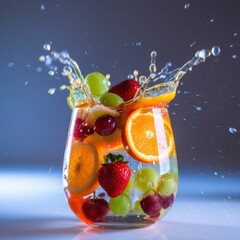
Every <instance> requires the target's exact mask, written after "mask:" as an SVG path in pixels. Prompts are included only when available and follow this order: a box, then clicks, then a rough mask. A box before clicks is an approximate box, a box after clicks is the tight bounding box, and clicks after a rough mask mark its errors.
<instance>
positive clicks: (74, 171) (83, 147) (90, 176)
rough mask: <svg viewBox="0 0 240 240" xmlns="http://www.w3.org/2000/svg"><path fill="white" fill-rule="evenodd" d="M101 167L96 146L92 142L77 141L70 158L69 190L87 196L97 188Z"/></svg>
mask: <svg viewBox="0 0 240 240" xmlns="http://www.w3.org/2000/svg"><path fill="white" fill-rule="evenodd" d="M99 167H100V163H99V160H98V152H97V150H96V148H95V147H94V146H93V145H92V144H90V143H81V142H78V143H75V144H74V145H73V147H72V151H71V154H70V159H69V167H68V187H69V191H70V192H72V193H75V194H79V195H82V196H86V195H88V194H90V193H92V192H93V191H94V190H96V188H97V187H98V180H97V176H98V169H99Z"/></svg>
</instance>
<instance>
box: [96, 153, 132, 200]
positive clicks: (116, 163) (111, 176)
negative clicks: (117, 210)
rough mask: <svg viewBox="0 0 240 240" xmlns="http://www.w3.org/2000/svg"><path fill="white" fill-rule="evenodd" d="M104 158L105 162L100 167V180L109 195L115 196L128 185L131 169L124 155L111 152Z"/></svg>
mask: <svg viewBox="0 0 240 240" xmlns="http://www.w3.org/2000/svg"><path fill="white" fill-rule="evenodd" d="M104 158H105V164H103V166H102V167H101V168H100V169H99V173H98V181H99V184H100V185H101V187H102V188H103V189H104V190H105V191H106V192H107V194H108V196H109V197H112V198H115V197H117V196H119V195H120V194H121V193H122V192H123V191H124V189H125V188H126V187H127V185H128V181H129V179H130V176H131V169H130V167H129V166H128V165H127V162H124V161H123V156H122V155H114V154H112V153H109V154H108V155H106V156H105V157H104ZM109 160H110V163H109Z"/></svg>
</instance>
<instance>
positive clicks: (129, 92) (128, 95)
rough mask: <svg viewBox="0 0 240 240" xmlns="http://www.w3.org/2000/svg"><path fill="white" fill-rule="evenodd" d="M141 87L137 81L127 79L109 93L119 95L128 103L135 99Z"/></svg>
mask: <svg viewBox="0 0 240 240" xmlns="http://www.w3.org/2000/svg"><path fill="white" fill-rule="evenodd" d="M140 87H141V86H140V85H139V83H138V82H137V81H136V80H134V79H127V80H125V81H123V82H120V83H119V84H117V85H115V86H113V87H112V88H110V90H109V92H111V93H115V94H117V95H118V96H120V97H121V98H122V99H123V100H124V101H125V102H126V101H129V100H131V99H133V98H134V97H135V95H136V93H137V91H138V90H139V89H140Z"/></svg>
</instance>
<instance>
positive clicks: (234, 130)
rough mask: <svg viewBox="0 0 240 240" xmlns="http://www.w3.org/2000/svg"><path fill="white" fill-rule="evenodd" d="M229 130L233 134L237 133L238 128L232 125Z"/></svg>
mask: <svg viewBox="0 0 240 240" xmlns="http://www.w3.org/2000/svg"><path fill="white" fill-rule="evenodd" d="M228 130H229V132H230V133H232V134H235V133H237V129H236V128H233V127H230V128H229V129H228Z"/></svg>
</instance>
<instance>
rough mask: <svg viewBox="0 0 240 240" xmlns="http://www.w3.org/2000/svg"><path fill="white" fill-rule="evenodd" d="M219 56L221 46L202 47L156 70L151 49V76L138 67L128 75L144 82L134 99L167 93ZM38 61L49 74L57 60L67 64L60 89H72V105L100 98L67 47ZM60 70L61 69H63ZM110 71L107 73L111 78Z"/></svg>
mask: <svg viewBox="0 0 240 240" xmlns="http://www.w3.org/2000/svg"><path fill="white" fill-rule="evenodd" d="M44 46H45V47H44V50H46V51H48V52H49V51H50V50H51V46H50V44H44ZM211 52H212V55H213V56H218V55H219V54H220V48H219V47H218V46H214V47H213V48H212V50H211V51H210V50H208V49H202V50H200V51H198V52H196V54H195V56H194V57H193V58H192V59H191V60H189V61H187V62H186V63H185V64H184V65H183V66H182V67H179V68H176V69H174V70H170V68H171V67H172V63H170V62H168V63H167V64H166V65H165V66H164V67H163V68H162V69H161V70H160V71H158V70H157V65H156V58H157V52H156V51H152V52H151V55H150V57H151V61H150V65H149V72H150V74H149V76H148V77H146V76H143V75H142V76H138V75H139V73H138V71H137V70H135V71H134V72H133V74H131V75H129V76H128V77H129V78H131V79H135V80H136V81H138V82H139V83H140V85H141V88H140V90H139V91H138V92H137V94H136V96H135V98H134V99H133V100H132V101H135V100H137V99H139V98H141V97H155V96H160V95H163V94H166V93H170V92H173V91H176V89H177V87H178V84H179V81H180V79H181V78H182V77H183V76H184V75H185V74H186V73H187V72H188V71H191V70H192V67H193V66H196V65H198V64H200V63H202V62H204V61H205V60H206V58H208V57H209V56H210V55H211ZM39 61H41V62H43V63H44V64H45V66H47V67H48V68H49V71H48V74H49V75H50V76H55V74H57V73H58V72H57V71H58V68H57V66H56V65H54V64H55V63H56V61H58V62H60V63H62V64H63V65H64V66H63V68H62V75H63V76H67V77H68V79H69V86H67V85H62V86H61V87H60V90H65V89H68V90H69V91H70V94H69V97H68V104H69V106H70V107H71V108H74V107H75V106H76V105H78V104H82V103H84V102H86V101H87V102H88V103H89V104H94V103H96V102H97V101H99V100H98V99H95V98H94V99H93V97H92V96H91V94H90V90H89V87H88V86H87V84H86V83H85V81H84V77H83V75H82V73H81V70H80V68H79V66H78V64H77V62H76V61H74V60H73V59H72V58H71V57H70V55H69V53H68V52H67V51H62V52H56V51H52V52H50V54H48V55H42V56H40V57H39ZM60 72H61V71H60ZM109 78H110V74H108V75H107V76H106V79H107V80H108V79H109ZM55 91H56V89H55V88H51V89H49V91H48V93H49V94H51V95H52V94H54V93H55ZM196 110H197V111H200V110H201V109H200V107H198V108H196Z"/></svg>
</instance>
